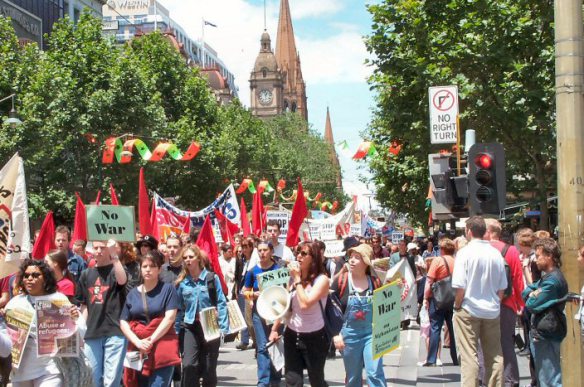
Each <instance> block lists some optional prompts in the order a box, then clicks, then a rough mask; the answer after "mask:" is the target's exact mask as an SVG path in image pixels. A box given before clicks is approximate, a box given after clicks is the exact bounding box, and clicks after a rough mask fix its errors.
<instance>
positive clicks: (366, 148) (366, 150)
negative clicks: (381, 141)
mask: <svg viewBox="0 0 584 387" xmlns="http://www.w3.org/2000/svg"><path fill="white" fill-rule="evenodd" d="M376 155H377V149H375V145H373V143H372V142H371V141H363V142H362V143H361V144H360V145H359V148H358V149H357V152H356V153H355V154H354V155H353V160H361V159H364V158H365V157H367V156H369V157H373V156H376Z"/></svg>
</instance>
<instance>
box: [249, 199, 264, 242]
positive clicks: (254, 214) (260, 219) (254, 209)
mask: <svg viewBox="0 0 584 387" xmlns="http://www.w3.org/2000/svg"><path fill="white" fill-rule="evenodd" d="M263 212H264V203H263V201H262V194H261V193H260V192H256V193H254V194H253V204H252V206H251V231H252V232H253V233H254V234H255V235H257V236H260V235H262V230H263V229H264V214H263Z"/></svg>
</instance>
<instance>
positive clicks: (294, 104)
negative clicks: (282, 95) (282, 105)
mask: <svg viewBox="0 0 584 387" xmlns="http://www.w3.org/2000/svg"><path fill="white" fill-rule="evenodd" d="M295 111H296V102H292V112H295Z"/></svg>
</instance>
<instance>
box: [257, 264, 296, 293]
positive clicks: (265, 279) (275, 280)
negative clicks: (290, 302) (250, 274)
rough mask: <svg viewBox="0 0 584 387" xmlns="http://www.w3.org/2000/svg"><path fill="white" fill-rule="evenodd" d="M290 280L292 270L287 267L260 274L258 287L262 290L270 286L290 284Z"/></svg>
mask: <svg viewBox="0 0 584 387" xmlns="http://www.w3.org/2000/svg"><path fill="white" fill-rule="evenodd" d="M288 282H290V270H288V269H287V268H285V267H283V268H281V269H278V270H270V271H267V272H265V273H262V274H258V288H259V290H260V292H261V291H262V290H264V289H267V288H269V287H270V286H277V285H284V286H286V285H288Z"/></svg>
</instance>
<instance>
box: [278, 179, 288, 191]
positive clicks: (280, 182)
mask: <svg viewBox="0 0 584 387" xmlns="http://www.w3.org/2000/svg"><path fill="white" fill-rule="evenodd" d="M284 188H286V180H284V179H280V180H278V184H277V185H276V190H277V191H278V192H282V191H283V190H284Z"/></svg>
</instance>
